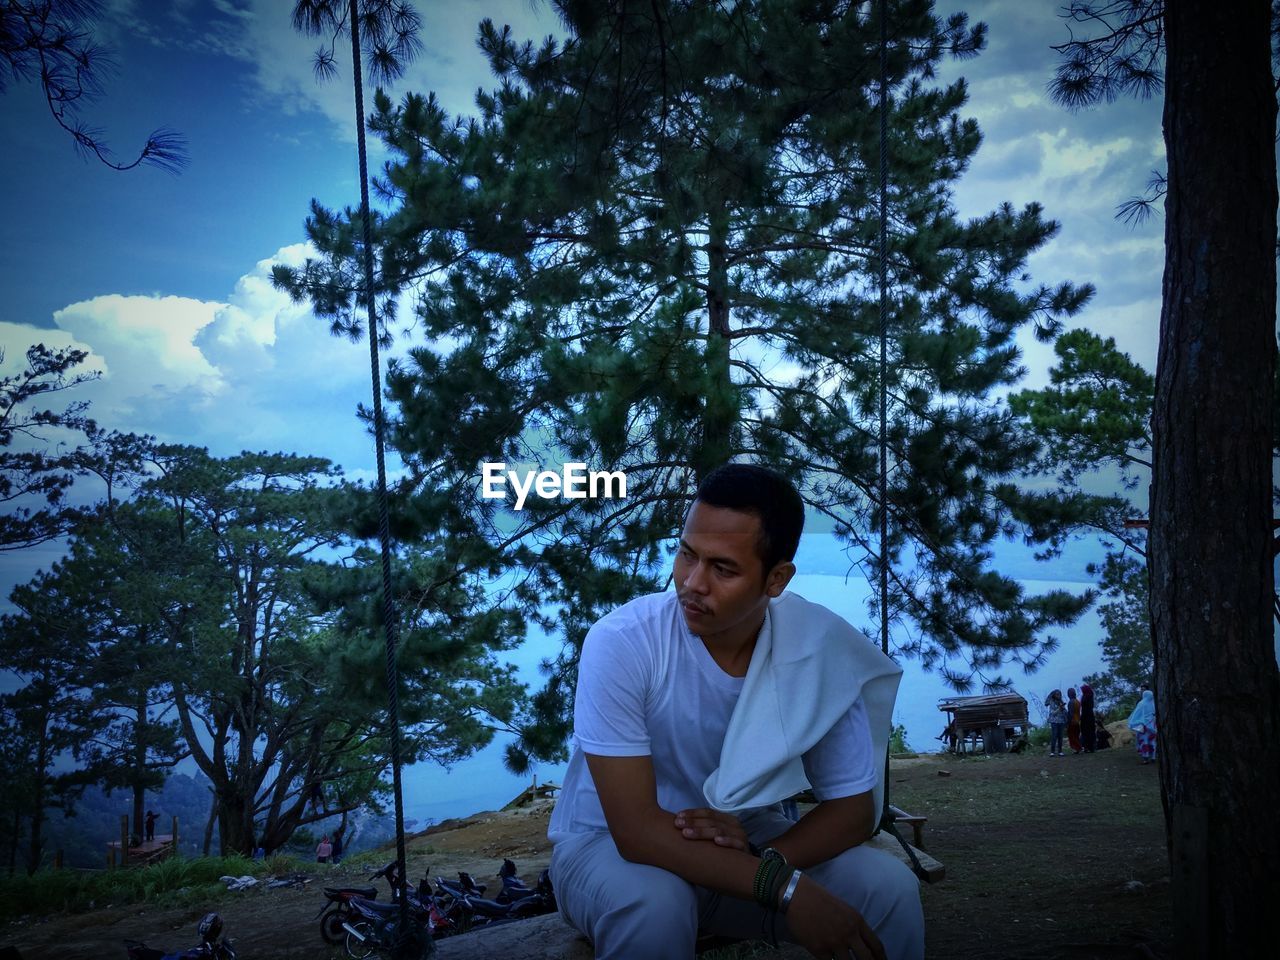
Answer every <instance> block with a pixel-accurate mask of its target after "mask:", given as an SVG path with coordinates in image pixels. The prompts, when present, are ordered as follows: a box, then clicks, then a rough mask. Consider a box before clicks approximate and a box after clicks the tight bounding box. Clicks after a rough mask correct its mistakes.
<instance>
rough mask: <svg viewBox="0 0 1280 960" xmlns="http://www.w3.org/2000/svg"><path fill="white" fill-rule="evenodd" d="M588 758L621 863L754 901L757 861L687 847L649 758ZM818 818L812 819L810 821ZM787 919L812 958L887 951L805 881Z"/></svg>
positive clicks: (841, 905)
mask: <svg viewBox="0 0 1280 960" xmlns="http://www.w3.org/2000/svg"><path fill="white" fill-rule="evenodd" d="M584 756H585V757H586V761H587V769H588V770H590V771H591V778H592V779H593V780H594V781H595V785H596V792H597V793H598V794H599V796H600V806H601V808H602V809H603V810H604V818H605V821H606V822H607V823H608V824H609V833H610V834H611V835H612V836H613V842H614V844H615V845H616V846H617V848H618V852H619V853H620V854H621V855H622V857H623V859H625V860H630V861H631V862H633V863H645V864H649V865H651V866H655V867H660V868H662V869H664V870H667V871H669V872H671V873H674V874H675V875H676V876H678V877H681V878H682V879H684V880H687V881H689V882H690V883H694V884H697V885H698V886H703V887H708V888H710V889H712V890H719V891H720V892H722V893H727V894H729V895H730V896H735V897H740V898H742V899H744V900H753V899H754V892H753V883H754V880H755V874H756V869H757V868H758V867H759V865H760V861H759V859H757V858H756V857H753V856H752V855H751V854H749V853H746V852H745V851H743V850H739V849H737V848H736V847H733V846H720V845H719V844H716V843H690V842H689V840H688V839H686V838H685V836H684V833H683V831H681V830H678V829H676V826H675V814H674V813H671V812H668V811H666V810H663V809H662V808H661V807H659V806H658V789H657V783H656V780H655V778H654V774H653V761H652V760H650V759H649V757H602V756H598V755H595V754H590V753H584ZM867 803H868V805H869V804H870V801H869V800H868V801H867ZM816 812H817V810H816V809H815V810H813V811H810V813H809V816H808V817H805V820H808V819H810V818H811V817H812V816H813V814H814V813H816ZM831 815H832V814H828V815H827V816H831ZM824 819H825V818H824ZM798 827H799V824H797V825H796V827H793V828H792V829H791V830H789V831H787V835H788V836H789V835H791V834H792V833H794V832H795V830H796V829H797V828H798ZM818 828H821V821H819V823H818ZM811 829H815V828H811ZM807 834H808V831H806V832H805V833H804V834H801V835H800V841H801V842H803V843H810V842H813V843H816V841H809V840H806V839H805V837H806V836H807ZM793 844H794V845H795V846H796V852H797V854H801V855H803V853H804V852H805V851H804V849H802V848H801V846H800V843H797V842H796V841H794V840H793ZM842 849H843V848H842ZM836 852H837V853H838V852H840V851H836ZM788 856H789V854H788ZM815 862H816V861H815ZM787 917H788V920H789V924H790V927H791V934H792V936H793V937H795V939H796V941H797V942H798V943H799V944H800V945H801V946H803V947H804V948H805V949H806V950H808V951H809V952H810V953H811V954H812V955H813V956H815V957H821V958H826V957H834V956H839V957H846V956H850V957H854V958H857V960H884V956H885V955H884V947H883V946H882V945H881V943H880V940H879V938H878V937H877V936H876V935H875V933H874V931H872V929H871V928H870V927H869V926H868V925H867V922H866V920H864V919H863V917H862V915H861V914H860V913H858V911H857V910H855V909H853V907H851V906H849V905H848V904H847V903H845V902H844V901H843V900H841V899H839V898H838V897H836V896H834V895H833V894H831V893H830V892H829V891H827V890H826V889H825V888H824V887H822V886H820V885H819V884H818V883H816V882H815V881H813V880H812V879H811V878H809V877H808V876H807V875H803V874H802V875H801V877H800V882H799V884H798V886H797V887H796V890H795V894H794V896H793V897H792V901H791V909H790V911H789V913H788V915H787Z"/></svg>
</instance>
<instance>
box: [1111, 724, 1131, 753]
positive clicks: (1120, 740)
mask: <svg viewBox="0 0 1280 960" xmlns="http://www.w3.org/2000/svg"><path fill="white" fill-rule="evenodd" d="M1107 732H1108V733H1110V734H1111V746H1112V747H1113V748H1114V747H1132V746H1133V744H1134V741H1135V740H1136V739H1137V738H1136V737H1134V735H1133V731H1132V730H1130V729H1129V722H1128V721H1127V720H1117V721H1116V722H1115V723H1108V724H1107Z"/></svg>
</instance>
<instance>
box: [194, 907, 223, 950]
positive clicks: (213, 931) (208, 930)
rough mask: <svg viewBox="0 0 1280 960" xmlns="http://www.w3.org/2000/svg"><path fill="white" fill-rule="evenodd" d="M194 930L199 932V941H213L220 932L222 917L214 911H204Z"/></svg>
mask: <svg viewBox="0 0 1280 960" xmlns="http://www.w3.org/2000/svg"><path fill="white" fill-rule="evenodd" d="M196 932H197V933H199V934H200V941H201V943H213V942H214V941H215V940H217V939H218V937H219V936H220V935H221V933H222V918H221V917H220V916H218V915H217V914H216V913H206V914H205V915H204V916H203V917H201V918H200V925H199V926H198V927H196Z"/></svg>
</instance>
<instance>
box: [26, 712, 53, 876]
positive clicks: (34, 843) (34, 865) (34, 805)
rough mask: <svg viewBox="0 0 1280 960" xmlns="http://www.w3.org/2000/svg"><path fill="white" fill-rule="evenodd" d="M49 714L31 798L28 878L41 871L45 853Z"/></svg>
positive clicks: (38, 750)
mask: <svg viewBox="0 0 1280 960" xmlns="http://www.w3.org/2000/svg"><path fill="white" fill-rule="evenodd" d="M48 779H49V713H48V711H46V712H45V713H43V714H42V715H41V725H40V739H39V741H38V742H37V746H36V765H35V776H34V777H33V778H32V783H34V784H35V788H36V789H35V796H33V797H32V798H31V838H30V843H29V844H28V846H27V864H26V866H27V876H31V875H32V874H34V873H35V872H36V871H37V870H39V869H40V856H41V854H42V853H43V852H44V838H43V837H42V836H41V834H42V833H43V830H44V804H45V797H46V796H48V792H49V783H48Z"/></svg>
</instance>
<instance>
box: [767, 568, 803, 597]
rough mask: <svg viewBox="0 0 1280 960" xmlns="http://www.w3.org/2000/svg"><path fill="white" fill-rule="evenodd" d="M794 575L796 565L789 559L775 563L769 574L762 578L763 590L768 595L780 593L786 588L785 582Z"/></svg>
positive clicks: (775, 595) (772, 595)
mask: <svg viewBox="0 0 1280 960" xmlns="http://www.w3.org/2000/svg"><path fill="white" fill-rule="evenodd" d="M795 575H796V565H795V564H794V563H792V562H791V561H790V560H784V561H783V562H782V563H779V564H776V565H775V566H774V568H773V569H772V570H770V571H769V575H768V576H767V577H765V578H764V592H765V593H767V594H768V595H769V596H770V597H777V596H779V595H781V593H782V591H783V590H785V589H787V584H789V583H790V582H791V578H792V577H794V576H795Z"/></svg>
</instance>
